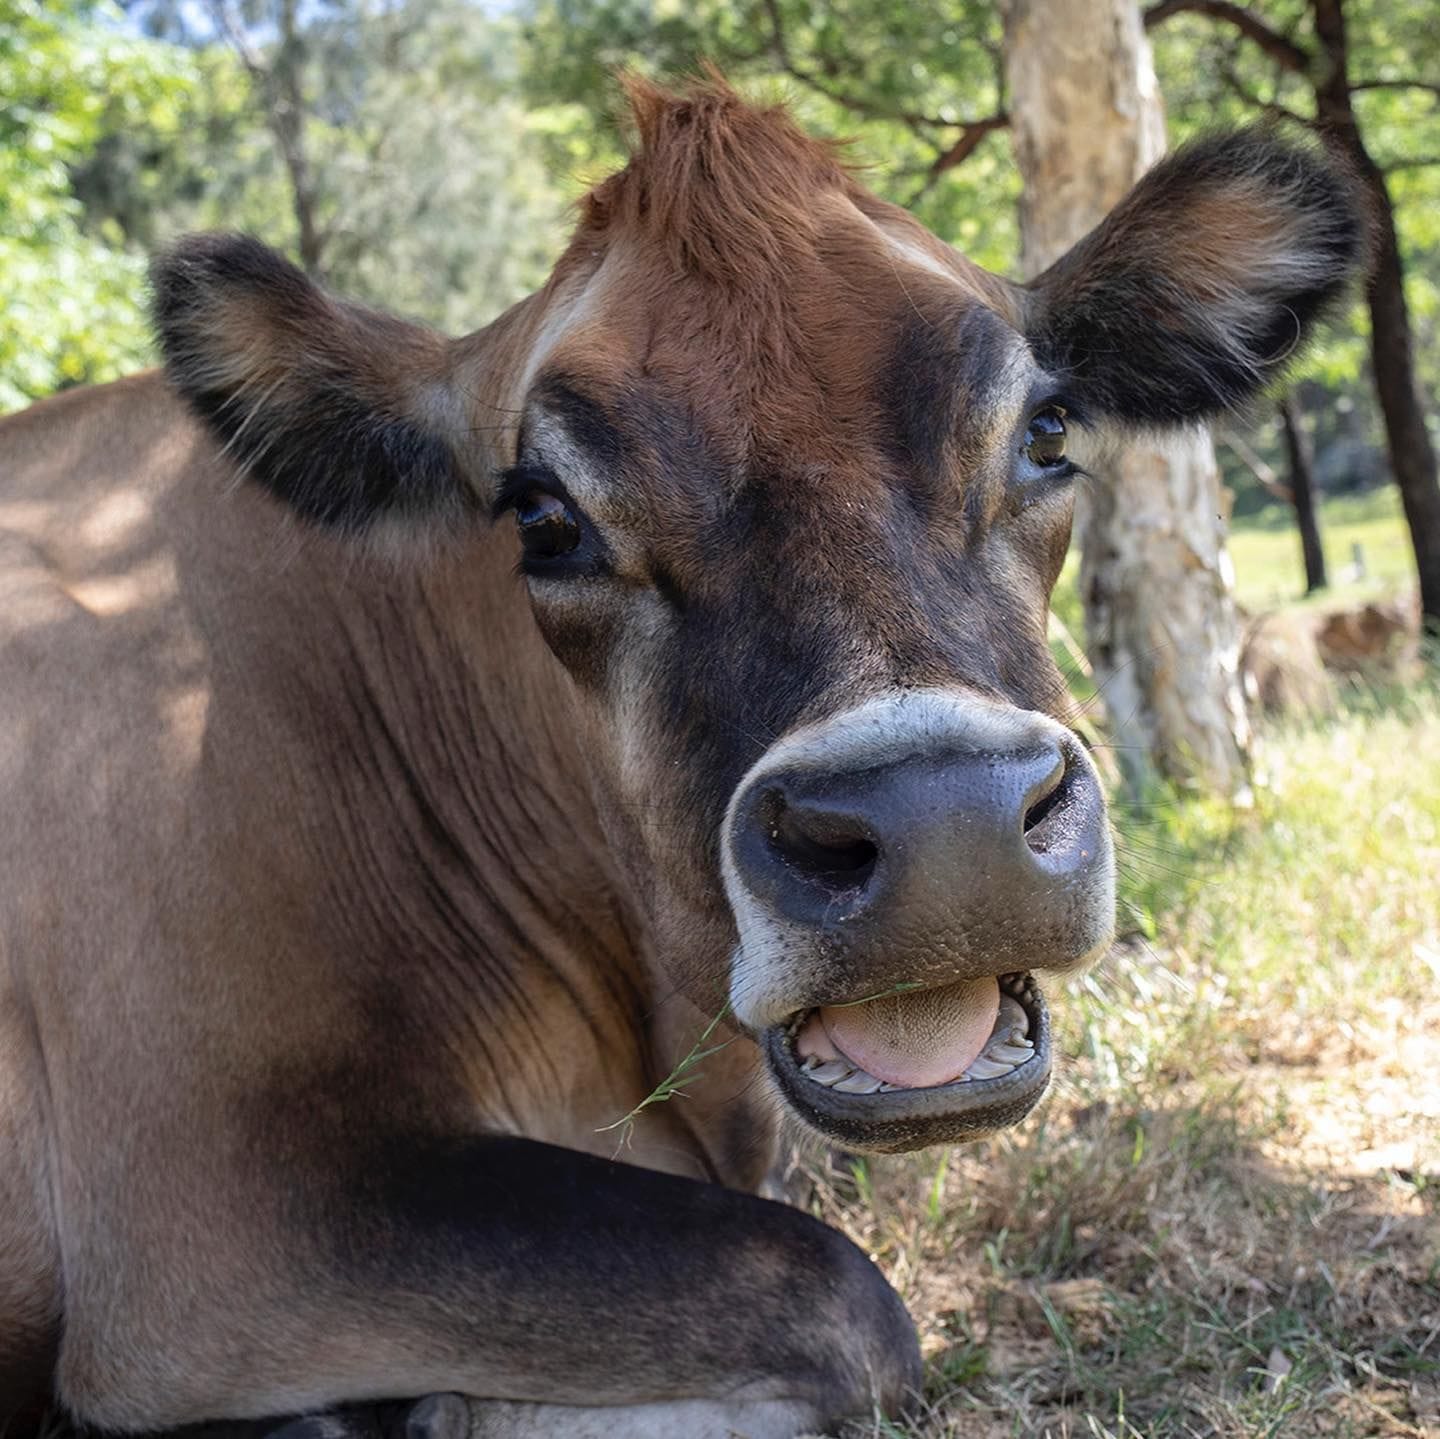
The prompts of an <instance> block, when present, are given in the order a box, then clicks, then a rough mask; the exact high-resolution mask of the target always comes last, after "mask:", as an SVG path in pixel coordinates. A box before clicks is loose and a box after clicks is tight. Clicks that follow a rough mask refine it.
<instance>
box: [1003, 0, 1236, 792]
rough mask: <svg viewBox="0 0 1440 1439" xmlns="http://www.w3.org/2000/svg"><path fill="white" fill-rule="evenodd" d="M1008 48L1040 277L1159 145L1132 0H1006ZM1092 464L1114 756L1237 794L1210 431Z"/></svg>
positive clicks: (1027, 241) (1089, 528) (1126, 765)
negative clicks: (1059, 40) (1059, 41)
mask: <svg viewBox="0 0 1440 1439" xmlns="http://www.w3.org/2000/svg"><path fill="white" fill-rule="evenodd" d="M1056 35H1065V36H1066V37H1067V39H1066V43H1065V44H1064V45H1063V46H1056V45H1055V44H1054V43H1053V40H1054V37H1055V36H1056ZM1005 49H1006V67H1005V68H1006V74H1007V77H1008V82H1009V89H1010V93H1011V95H1012V97H1013V98H1012V105H1011V110H1012V116H1013V118H1012V121H1011V134H1012V141H1013V144H1014V148H1015V158H1016V161H1017V162H1018V164H1019V167H1020V172H1021V175H1022V176H1023V178H1024V185H1025V189H1024V196H1023V198H1022V200H1021V204H1020V235H1021V246H1022V254H1021V268H1022V270H1023V271H1024V273H1025V274H1026V276H1027V277H1034V276H1035V275H1038V274H1039V273H1040V272H1041V271H1042V270H1044V269H1045V268H1047V267H1048V266H1049V265H1051V264H1053V263H1054V262H1055V261H1056V260H1058V259H1059V258H1060V257H1061V256H1062V255H1063V254H1064V253H1065V252H1066V251H1067V250H1069V249H1070V247H1071V246H1072V245H1074V244H1075V243H1076V242H1077V241H1078V240H1079V239H1081V238H1082V237H1083V236H1084V235H1085V234H1086V233H1087V232H1088V231H1089V230H1091V229H1092V228H1094V226H1095V225H1097V224H1098V223H1099V222H1100V221H1101V220H1102V219H1103V218H1104V216H1105V215H1106V214H1107V213H1108V212H1109V211H1110V210H1111V209H1112V208H1113V207H1114V206H1115V205H1116V204H1117V203H1118V202H1119V201H1120V199H1121V198H1122V197H1123V196H1124V195H1125V193H1126V191H1128V190H1129V189H1130V187H1131V186H1132V185H1133V184H1134V183H1135V181H1136V180H1138V179H1139V178H1140V176H1141V175H1142V174H1143V173H1144V172H1145V171H1146V170H1147V169H1149V168H1150V166H1151V165H1152V164H1154V162H1155V161H1156V160H1158V159H1159V158H1160V156H1161V155H1163V154H1164V152H1165V117H1164V110H1163V108H1162V105H1161V102H1160V93H1159V87H1158V84H1157V82H1156V79H1155V70H1154V66H1153V64H1152V61H1151V56H1150V47H1149V45H1148V44H1147V43H1146V40H1145V35H1144V31H1143V29H1142V27H1141V23H1140V12H1139V10H1138V8H1137V7H1136V5H1135V0H1010V3H1009V5H1008V7H1007V18H1006V47H1005ZM1100 469H1101V471H1102V474H1103V478H1102V480H1101V481H1100V482H1099V483H1098V484H1095V485H1092V486H1087V487H1085V488H1084V489H1083V490H1082V491H1081V493H1080V498H1079V502H1078V503H1077V512H1076V531H1077V535H1078V539H1079V543H1080V557H1081V558H1080V593H1081V598H1082V600H1083V603H1084V607H1085V633H1086V641H1087V643H1086V649H1087V651H1088V653H1089V656H1090V660H1091V663H1092V664H1093V665H1094V667H1095V674H1096V678H1097V680H1098V682H1099V684H1100V686H1101V688H1102V690H1103V692H1104V695H1105V703H1106V711H1107V714H1108V716H1109V728H1110V734H1111V738H1112V739H1113V740H1114V742H1115V744H1116V754H1117V757H1118V759H1119V761H1120V766H1121V769H1122V771H1123V772H1124V773H1125V774H1126V776H1127V778H1128V779H1129V780H1130V782H1131V786H1132V788H1138V787H1140V786H1141V785H1142V784H1143V783H1144V781H1145V780H1146V779H1147V778H1148V773H1147V771H1148V765H1149V762H1151V761H1152V760H1153V762H1154V763H1155V764H1156V765H1158V766H1159V768H1160V769H1161V771H1162V772H1163V773H1164V774H1165V775H1166V776H1167V777H1168V778H1170V779H1173V780H1180V781H1189V780H1196V779H1198V780H1200V781H1201V782H1203V783H1204V784H1205V785H1206V786H1207V787H1209V788H1212V789H1216V790H1218V791H1220V792H1222V793H1234V792H1236V791H1238V790H1239V789H1241V788H1242V787H1243V786H1244V785H1245V784H1246V783H1247V774H1246V751H1247V746H1248V740H1249V728H1248V723H1247V720H1246V714H1245V703H1244V697H1243V695H1242V693H1241V688H1240V680H1239V636H1238V624H1237V621H1236V616H1235V605H1234V596H1233V593H1232V585H1233V579H1232V574H1231V570H1230V565H1229V563H1228V560H1227V559H1226V556H1225V519H1224V510H1225V503H1224V500H1223V499H1222V495H1221V487H1220V479H1219V471H1218V469H1217V467H1216V463H1215V452H1214V448H1213V446H1212V444H1211V441H1210V436H1209V434H1208V432H1206V431H1204V430H1201V429H1198V428H1197V429H1195V430H1194V431H1192V432H1190V433H1189V434H1186V435H1183V436H1181V437H1178V438H1176V439H1173V440H1167V441H1164V442H1160V441H1157V440H1153V439H1152V440H1136V441H1133V442H1130V443H1128V444H1126V445H1125V446H1124V447H1123V448H1119V449H1117V450H1116V451H1115V452H1114V453H1113V454H1112V455H1111V456H1110V457H1108V458H1107V460H1106V462H1105V463H1104V464H1103V465H1101V466H1100Z"/></svg>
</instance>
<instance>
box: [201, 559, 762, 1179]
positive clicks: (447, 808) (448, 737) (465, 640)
mask: <svg viewBox="0 0 1440 1439" xmlns="http://www.w3.org/2000/svg"><path fill="white" fill-rule="evenodd" d="M317 581H320V584H319V586H318V591H319V592H318V593H317ZM303 588H304V595H303V604H304V608H305V614H304V620H303V626H304V632H303V633H300V632H299V631H287V629H286V627H285V626H284V625H283V624H282V625H280V626H274V625H270V626H268V629H269V635H268V637H267V644H268V645H270V646H272V647H279V649H280V651H281V653H280V654H277V655H275V656H274V658H276V659H283V661H284V663H283V664H282V665H277V666H276V668H277V670H278V671H279V672H281V673H288V675H289V676H290V678H289V680H288V682H287V683H286V685H285V690H286V694H285V697H284V699H283V701H282V702H283V704H284V706H285V708H286V710H287V715H288V718H289V719H290V721H291V723H293V724H294V725H295V727H296V728H297V730H298V731H299V733H300V736H301V738H300V740H299V743H298V745H297V747H296V754H295V761H296V763H295V765H294V770H295V773H294V775H293V777H292V780H291V782H293V783H294V784H295V785H296V786H297V788H298V789H300V790H309V791H310V793H308V794H306V795H305V798H304V801H303V804H302V802H301V801H300V800H299V797H298V796H297V809H298V808H302V807H303V809H304V811H305V813H306V814H307V815H309V816H311V818H310V819H309V820H308V821H307V822H308V823H309V824H312V825H313V826H314V834H313V844H314V846H315V847H316V848H318V849H319V850H320V851H321V853H322V854H323V867H324V874H323V884H324V887H325V902H324V904H323V906H321V907H319V920H318V922H319V923H320V924H321V925H322V926H323V928H324V930H325V932H324V933H323V934H322V935H319V936H317V941H318V942H319V943H320V944H322V945H323V946H324V947H325V948H326V949H327V951H329V952H331V953H333V955H334V956H336V964H337V972H339V971H340V970H343V975H344V982H345V983H347V984H349V985H351V986H352V987H364V986H365V985H367V984H368V985H371V986H373V993H371V994H367V995H366V996H365V999H366V1002H367V1004H370V1005H373V1006H375V1007H376V1009H377V1011H378V1012H380V1013H383V1014H385V1015H386V1018H387V1020H391V1019H394V1018H396V1017H397V1015H398V1013H401V1012H403V1013H404V1014H405V1015H406V1016H407V1017H408V1019H409V1021H410V1023H409V1024H408V1025H405V1026H396V1025H388V1026H387V1028H386V1033H387V1034H389V1033H398V1032H400V1031H401V1029H404V1030H406V1031H408V1033H409V1035H410V1036H411V1039H410V1040H409V1042H410V1043H411V1044H412V1045H413V1044H414V1036H415V1035H416V1034H417V1033H418V1034H419V1035H420V1036H422V1038H421V1041H420V1042H421V1044H422V1045H423V1054H422V1056H421V1067H422V1068H424V1069H425V1070H426V1071H427V1072H428V1071H431V1070H433V1072H434V1074H435V1075H436V1076H437V1078H436V1080H435V1081H434V1082H435V1085H436V1089H435V1093H436V1095H437V1097H438V1096H439V1094H440V1092H441V1090H442V1089H443V1088H445V1087H446V1086H448V1087H449V1088H450V1089H451V1090H452V1091H453V1095H454V1097H455V1099H456V1100H457V1102H458V1101H461V1100H462V1099H463V1103H464V1104H468V1105H470V1106H471V1107H472V1113H473V1117H474V1118H475V1119H476V1120H478V1121H479V1122H481V1123H484V1124H490V1125H498V1126H500V1127H502V1128H508V1129H513V1130H515V1131H517V1132H522V1133H525V1134H528V1135H531V1136H533V1137H536V1138H541V1139H547V1140H551V1141H554V1142H558V1143H563V1144H567V1145H569V1146H571V1147H577V1148H585V1149H589V1150H591V1151H593V1152H598V1153H604V1154H609V1153H612V1152H614V1151H615V1150H616V1148H617V1146H618V1145H619V1144H620V1143H621V1139H622V1136H623V1135H625V1134H627V1133H628V1127H627V1126H622V1127H621V1129H620V1130H616V1131H606V1130H604V1129H603V1128H602V1126H604V1125H606V1124H608V1123H610V1122H612V1121H614V1120H617V1119H621V1118H622V1117H623V1116H624V1115H625V1114H626V1113H627V1112H629V1111H630V1110H631V1109H632V1108H633V1107H634V1106H635V1105H637V1104H638V1103H639V1101H640V1100H641V1099H642V1098H644V1097H645V1095H646V1094H648V1093H649V1092H650V1091H651V1090H652V1089H653V1088H654V1086H655V1085H656V1083H657V1082H658V1081H659V1080H660V1079H662V1078H664V1076H665V1074H666V1072H667V1071H668V1070H669V1068H670V1067H671V1066H672V1065H673V1064H674V1063H675V1062H676V1061H677V1060H678V1059H679V1058H680V1057H681V1056H682V1055H683V1054H684V1053H685V1051H686V1050H687V1049H688V1048H689V1046H690V1045H691V1044H692V1043H693V1041H694V1038H695V1037H696V1034H697V1032H698V1030H699V1028H701V1027H703V1024H704V1020H705V1016H704V1015H703V1014H702V1013H701V1012H700V1010H699V1009H697V1008H696V1007H695V1006H693V1005H691V1004H690V1003H689V1002H688V1001H686V1000H685V999H684V998H683V997H681V996H679V995H677V994H676V992H675V989H674V985H673V982H672V981H670V980H669V978H668V977H666V976H664V975H663V973H661V972H660V971H659V969H658V966H657V964H656V962H655V957H654V955H653V954H652V952H651V942H650V936H649V932H648V927H647V924H646V920H645V918H644V905H643V904H642V903H641V902H639V900H638V898H637V897H636V896H635V895H634V894H633V893H632V892H631V890H630V887H629V885H628V884H627V881H626V879H625V877H624V873H623V869H622V866H621V865H619V864H618V863H617V860H616V856H615V853H614V849H613V843H612V839H611V838H610V837H607V835H606V834H605V833H604V831H603V829H602V826H601V823H600V820H599V816H598V813H597V809H596V803H595V797H594V794H593V792H592V787H591V786H592V780H593V776H594V771H595V755H594V753H593V751H590V750H587V747H586V740H585V736H584V730H583V726H582V723H581V717H580V714H579V712H578V710H579V707H578V705H577V702H576V700H575V697H574V694H573V691H572V689H571V684H570V681H569V679H568V678H567V677H566V675H565V673H564V671H563V670H562V669H561V668H560V667H559V666H558V664H556V662H555V661H554V660H553V659H552V657H551V656H550V655H549V653H548V651H546V650H545V649H544V647H543V642H542V641H541V640H540V638H539V635H538V633H537V631H536V629H535V625H534V621H533V619H532V618H531V615H530V611H529V606H528V603H527V602H526V599H525V596H524V593H523V590H521V589H520V588H519V586H518V585H517V583H516V580H515V577H514V573H513V556H512V555H511V553H510V545H509V542H508V537H507V536H505V535H503V534H497V535H493V536H488V537H485V538H484V539H482V540H480V541H477V542H476V543H475V545H474V546H473V547H469V548H467V551H466V552H465V553H461V554H456V555H451V556H447V557H445V558H443V559H441V560H438V561H433V562H431V563H429V564H427V565H426V566H425V567H424V568H423V569H422V570H420V571H417V572H414V573H407V572H404V571H397V572H381V573H380V574H378V575H377V574H375V573H372V572H369V571H367V570H365V569H363V568H362V569H355V568H353V567H351V568H344V567H337V568H335V569H333V570H331V569H328V568H327V567H326V566H323V565H321V566H318V567H314V566H307V567H306V573H305V575H304V578H303ZM295 623H296V625H299V624H300V623H301V621H300V619H299V617H298V616H297V617H296V620H295ZM317 632H318V634H317ZM287 635H290V636H291V637H292V638H290V639H287V638H286V636H287ZM317 638H318V641H319V642H318V643H317ZM292 642H293V644H294V650H293V651H292V652H289V653H288V654H287V653H286V652H285V651H286V646H287V645H288V644H289V643H292ZM251 673H252V674H253V670H252V671H251ZM216 698H217V702H219V703H220V704H221V705H222V706H223V705H224V704H225V696H224V695H223V694H221V695H217V697H216ZM231 702H232V703H235V704H250V703H253V702H254V690H253V688H246V689H245V690H244V692H243V693H233V696H232V701H231ZM236 728H238V729H239V730H241V731H242V732H243V731H248V730H249V729H250V728H252V726H250V725H241V726H238V727H236ZM309 882H310V883H312V884H313V883H316V882H317V881H316V880H315V879H313V878H312V879H311V880H310V881H309ZM754 1063H755V1055H754V1050H753V1046H751V1045H750V1044H749V1043H748V1041H740V1042H738V1043H737V1044H735V1045H733V1046H732V1047H731V1051H730V1052H728V1053H727V1054H726V1055H724V1056H721V1057H719V1058H717V1059H716V1060H715V1061H713V1062H711V1063H710V1064H709V1065H707V1070H710V1071H713V1073H711V1074H708V1075H707V1080H706V1094H705V1095H697V1096H696V1098H697V1100H698V1101H700V1102H697V1103H689V1104H686V1105H683V1106H681V1105H667V1106H664V1107H663V1108H662V1107H653V1106H652V1107H651V1108H650V1109H649V1110H647V1111H646V1112H645V1115H644V1117H643V1119H642V1121H641V1122H640V1123H639V1124H638V1125H637V1126H635V1129H634V1133H633V1135H632V1136H631V1139H630V1147H629V1149H628V1151H627V1152H628V1155H629V1157H631V1158H633V1159H635V1160H637V1161H638V1162H642V1163H647V1164H652V1165H654V1166H656V1167H662V1168H669V1169H674V1170H678V1171H680V1172H687V1173H692V1174H697V1175H703V1176H704V1177H709V1178H715V1179H721V1180H723V1181H727V1182H731V1183H736V1184H743V1185H747V1186H748V1185H752V1184H754V1183H755V1182H757V1181H758V1179H759V1177H760V1175H761V1174H762V1172H763V1171H764V1169H765V1168H766V1166H767V1164H768V1157H769V1154H770V1151H771V1135H770V1132H769V1125H768V1123H766V1122H762V1121H761V1120H760V1119H759V1117H758V1115H757V1119H756V1123H755V1125H754V1126H753V1128H747V1126H746V1125H745V1124H744V1123H743V1122H740V1116H739V1115H737V1114H736V1113H735V1112H734V1106H733V1104H731V1102H730V1101H731V1098H732V1096H736V1095H743V1094H745V1093H746V1092H753V1089H754V1086H753V1084H752V1083H751V1080H752V1079H753V1070H754ZM425 1082H429V1081H428V1078H427V1079H426V1080H425ZM711 1091H713V1095H712V1094H711V1093H710V1092H711ZM722 1091H723V1095H722ZM709 1097H713V1098H715V1099H716V1103H715V1104H714V1105H711V1104H710V1103H708V1102H707V1099H708V1098H709ZM722 1099H723V1101H724V1102H723V1103H722V1102H721V1100H722ZM442 1102H443V1101H442ZM462 1108H463V1106H462ZM682 1110H683V1113H682V1112H681V1111H682ZM456 1117H457V1120H460V1121H461V1122H463V1120H464V1115H463V1113H457V1116H456Z"/></svg>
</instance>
